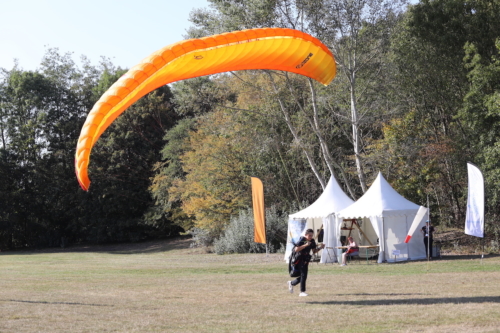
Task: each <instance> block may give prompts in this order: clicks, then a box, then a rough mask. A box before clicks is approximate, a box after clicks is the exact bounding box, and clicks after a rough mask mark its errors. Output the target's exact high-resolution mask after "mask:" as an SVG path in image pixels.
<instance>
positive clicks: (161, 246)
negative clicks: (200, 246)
mask: <svg viewBox="0 0 500 333" xmlns="http://www.w3.org/2000/svg"><path fill="white" fill-rule="evenodd" d="M191 240H192V238H191V236H181V237H177V238H172V239H162V240H155V241H146V242H141V243H121V244H106V245H94V244H90V245H74V246H70V247H67V248H49V249H42V250H28V249H25V250H19V251H7V252H2V253H1V255H19V254H23V255H24V254H28V255H29V254H46V253H90V252H93V253H108V254H147V253H159V252H168V251H172V250H184V249H188V248H189V247H190V244H191Z"/></svg>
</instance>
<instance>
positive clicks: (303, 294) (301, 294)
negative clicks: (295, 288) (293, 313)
mask: <svg viewBox="0 0 500 333" xmlns="http://www.w3.org/2000/svg"><path fill="white" fill-rule="evenodd" d="M299 296H309V295H308V294H306V293H304V292H302V293H300V294H299Z"/></svg>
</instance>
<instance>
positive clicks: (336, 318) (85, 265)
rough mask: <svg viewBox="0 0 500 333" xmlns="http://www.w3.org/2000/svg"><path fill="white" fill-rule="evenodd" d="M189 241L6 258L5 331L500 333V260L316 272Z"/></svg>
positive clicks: (2, 261) (0, 267) (0, 258)
mask: <svg viewBox="0 0 500 333" xmlns="http://www.w3.org/2000/svg"><path fill="white" fill-rule="evenodd" d="M288 280H289V278H288V275H287V274H286V265H285V263H284V262H283V255H281V254H280V255H277V254H272V255H269V256H266V255H265V254H242V255H225V256H218V255H215V254H207V253H204V252H203V251H201V250H198V249H190V248H189V240H181V239H179V240H173V241H164V242H151V243H143V244H135V245H123V246H102V247H89V248H85V247H80V248H73V249H69V250H68V249H66V250H55V251H36V252H6V253H5V252H4V253H0V332H263V333H264V332H266V333H267V332H290V333H291V332H302V331H303V332H307V333H309V332H357V333H359V332H500V257H499V256H491V255H490V256H487V257H485V259H483V260H480V259H479V258H478V256H475V257H466V256H454V257H453V256H446V257H443V259H441V260H435V261H431V262H430V263H428V262H426V261H419V262H407V263H399V264H373V263H371V264H369V265H366V262H361V263H354V264H352V265H349V266H347V267H339V266H338V265H332V264H328V265H322V264H316V263H313V264H311V266H310V269H309V278H308V288H307V292H308V293H309V295H310V296H308V297H298V293H297V291H296V292H295V293H294V294H290V293H289V292H288V289H287V285H286V282H287V281H288Z"/></svg>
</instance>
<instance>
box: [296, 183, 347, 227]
mask: <svg viewBox="0 0 500 333" xmlns="http://www.w3.org/2000/svg"><path fill="white" fill-rule="evenodd" d="M353 202H354V201H353V200H352V199H351V198H349V197H348V196H347V194H345V193H344V191H343V190H342V188H340V186H339V183H338V182H337V180H336V179H335V177H333V176H331V177H330V180H329V181H328V185H326V188H325V190H324V191H323V193H322V194H321V195H320V196H319V198H318V199H317V200H316V201H315V202H314V203H313V204H312V205H310V206H309V207H307V208H304V209H303V210H301V211H300V212H297V213H295V214H291V215H290V218H295V219H306V218H315V217H326V216H328V215H331V214H333V213H336V212H338V211H340V210H342V209H344V208H346V207H348V206H349V205H351V204H352V203H353Z"/></svg>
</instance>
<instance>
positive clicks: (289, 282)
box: [288, 281, 293, 294]
mask: <svg viewBox="0 0 500 333" xmlns="http://www.w3.org/2000/svg"><path fill="white" fill-rule="evenodd" d="M288 290H290V294H293V285H292V281H288Z"/></svg>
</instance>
